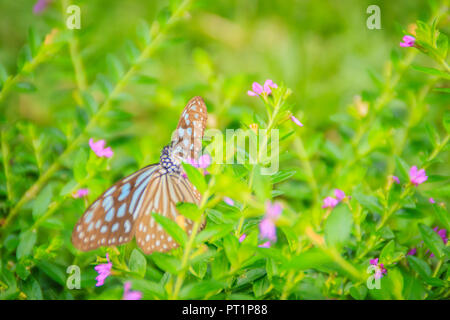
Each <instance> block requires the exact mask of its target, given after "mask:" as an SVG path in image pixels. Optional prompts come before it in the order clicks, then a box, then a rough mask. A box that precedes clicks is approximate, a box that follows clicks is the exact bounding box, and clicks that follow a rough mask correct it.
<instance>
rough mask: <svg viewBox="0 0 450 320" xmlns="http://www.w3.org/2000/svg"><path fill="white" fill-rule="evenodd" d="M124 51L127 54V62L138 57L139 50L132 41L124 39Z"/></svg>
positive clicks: (131, 61) (133, 61)
mask: <svg viewBox="0 0 450 320" xmlns="http://www.w3.org/2000/svg"><path fill="white" fill-rule="evenodd" d="M125 53H126V55H127V59H128V62H129V63H135V62H136V61H137V59H138V58H139V56H140V54H141V52H140V51H139V49H138V48H137V47H136V45H135V44H134V42H133V41H131V40H126V41H125Z"/></svg>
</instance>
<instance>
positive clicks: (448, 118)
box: [442, 111, 450, 133]
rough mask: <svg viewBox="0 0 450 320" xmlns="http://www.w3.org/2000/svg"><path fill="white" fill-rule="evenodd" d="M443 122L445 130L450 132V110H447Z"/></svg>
mask: <svg viewBox="0 0 450 320" xmlns="http://www.w3.org/2000/svg"><path fill="white" fill-rule="evenodd" d="M442 124H443V125H444V128H445V131H447V133H450V111H445V113H444V117H443V119H442Z"/></svg>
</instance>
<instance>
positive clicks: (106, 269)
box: [94, 254, 112, 287]
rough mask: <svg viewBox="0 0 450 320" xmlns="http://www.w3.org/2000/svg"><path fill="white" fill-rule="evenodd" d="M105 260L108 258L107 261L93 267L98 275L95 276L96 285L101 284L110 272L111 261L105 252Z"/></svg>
mask: <svg viewBox="0 0 450 320" xmlns="http://www.w3.org/2000/svg"><path fill="white" fill-rule="evenodd" d="M106 260H108V263H102V264H99V265H97V266H95V267H94V269H95V271H97V272H98V276H97V277H96V278H95V280H97V283H96V285H95V286H96V287H100V286H102V285H103V283H104V282H105V279H106V278H107V277H108V276H109V275H110V274H111V268H112V263H111V261H109V256H108V254H106Z"/></svg>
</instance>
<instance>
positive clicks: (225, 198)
mask: <svg viewBox="0 0 450 320" xmlns="http://www.w3.org/2000/svg"><path fill="white" fill-rule="evenodd" d="M223 202H225V203H226V204H227V205H229V206H234V200H233V199H231V198H228V197H223Z"/></svg>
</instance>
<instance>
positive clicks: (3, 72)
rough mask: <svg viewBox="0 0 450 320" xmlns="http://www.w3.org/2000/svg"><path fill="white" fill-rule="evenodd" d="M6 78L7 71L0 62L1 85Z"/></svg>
mask: <svg viewBox="0 0 450 320" xmlns="http://www.w3.org/2000/svg"><path fill="white" fill-rule="evenodd" d="M6 79H8V72H7V71H6V69H5V67H3V65H2V64H1V63H0V85H2V84H3V83H4V82H5V81H6Z"/></svg>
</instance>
